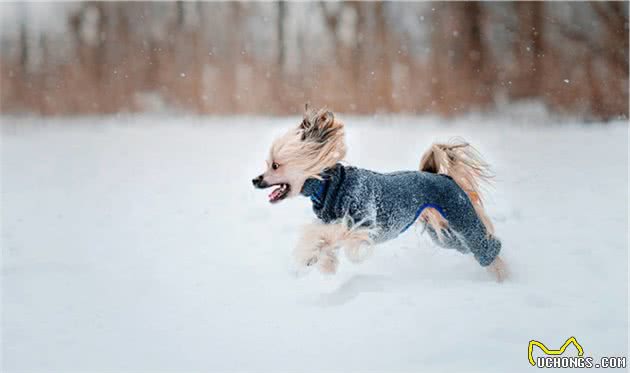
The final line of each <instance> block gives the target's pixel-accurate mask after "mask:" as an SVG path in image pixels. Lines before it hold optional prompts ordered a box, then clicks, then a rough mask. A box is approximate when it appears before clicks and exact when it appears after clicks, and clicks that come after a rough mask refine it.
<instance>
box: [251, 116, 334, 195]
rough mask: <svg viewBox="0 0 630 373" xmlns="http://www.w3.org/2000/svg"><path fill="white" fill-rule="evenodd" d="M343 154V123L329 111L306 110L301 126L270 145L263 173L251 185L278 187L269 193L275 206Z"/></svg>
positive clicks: (300, 188)
mask: <svg viewBox="0 0 630 373" xmlns="http://www.w3.org/2000/svg"><path fill="white" fill-rule="evenodd" d="M345 155H346V145H345V142H344V132H343V124H342V123H341V122H339V121H337V120H336V119H335V116H334V115H333V113H331V112H330V111H326V110H324V109H321V110H308V109H307V110H306V112H305V114H304V119H303V120H302V123H300V124H299V125H298V126H297V127H296V128H292V129H290V130H289V131H288V132H287V133H285V134H284V135H283V136H281V137H279V138H277V139H276V140H275V141H274V142H273V144H272V145H271V150H270V152H269V159H268V160H267V170H266V171H265V172H264V173H263V174H261V175H259V176H257V177H256V178H254V179H253V180H252V183H253V184H254V186H255V187H256V188H261V189H262V188H269V187H271V186H278V187H277V188H276V189H274V190H273V191H272V192H271V193H270V194H269V202H271V203H276V202H278V201H281V200H283V199H285V198H286V197H292V196H295V195H297V194H299V193H300V192H301V191H302V186H303V185H304V181H305V180H306V179H308V178H310V177H315V178H319V174H320V173H321V172H322V171H324V170H325V169H327V168H330V167H332V166H334V165H335V164H336V163H337V162H339V161H341V160H342V159H343V158H344V157H345Z"/></svg>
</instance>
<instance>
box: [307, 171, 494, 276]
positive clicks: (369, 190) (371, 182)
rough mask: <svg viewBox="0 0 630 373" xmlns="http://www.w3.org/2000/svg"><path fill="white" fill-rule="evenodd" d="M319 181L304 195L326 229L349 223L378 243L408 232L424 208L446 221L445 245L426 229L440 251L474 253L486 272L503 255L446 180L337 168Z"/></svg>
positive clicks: (429, 175)
mask: <svg viewBox="0 0 630 373" xmlns="http://www.w3.org/2000/svg"><path fill="white" fill-rule="evenodd" d="M320 176H321V177H322V179H321V180H319V179H316V178H310V179H308V180H306V182H305V183H304V187H303V188H302V194H303V195H305V196H307V197H310V198H311V201H312V202H313V211H314V212H315V215H317V217H318V218H319V219H321V220H322V221H324V222H325V223H330V222H334V221H338V220H340V219H342V218H349V221H350V222H351V223H352V224H357V225H360V226H363V227H370V228H375V229H374V230H373V232H374V233H373V235H372V237H371V238H372V239H373V240H374V241H375V242H377V243H379V242H383V241H387V240H390V239H392V238H395V237H396V236H398V235H399V234H400V233H402V232H404V231H405V230H407V228H409V227H410V226H411V225H412V224H413V223H414V222H415V221H416V220H417V218H418V216H420V213H421V212H422V211H423V210H424V209H425V208H427V207H432V208H435V209H437V210H438V211H439V212H440V213H441V214H442V216H443V217H444V218H445V219H446V220H447V221H448V223H449V228H448V229H447V230H446V232H445V238H444V239H443V240H437V234H436V233H435V231H433V230H432V229H430V228H428V231H429V234H430V236H431V237H432V238H433V239H434V240H436V241H437V243H438V244H440V245H441V246H445V247H449V248H454V249H457V250H459V251H461V252H472V253H473V254H474V256H475V258H476V259H477V261H478V262H479V264H481V265H482V266H487V265H489V264H490V263H492V261H493V260H494V258H496V256H497V255H498V254H499V251H500V249H501V242H500V241H499V240H498V239H496V238H494V237H492V236H488V235H486V229H485V227H484V225H483V223H482V222H481V220H480V219H479V217H478V216H477V214H476V213H475V209H474V207H473V205H472V203H471V202H470V200H469V199H468V196H467V195H466V193H465V192H464V191H463V190H462V189H461V188H460V187H459V186H458V185H457V183H455V181H453V179H451V178H450V177H449V176H445V175H438V174H433V173H428V172H420V171H399V172H392V173H386V174H382V173H378V172H373V171H369V170H364V169H360V168H356V167H349V166H343V165H341V164H337V165H335V166H334V167H332V168H330V169H328V170H326V171H324V172H323V173H322V174H321V175H320Z"/></svg>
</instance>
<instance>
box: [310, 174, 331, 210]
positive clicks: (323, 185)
mask: <svg viewBox="0 0 630 373" xmlns="http://www.w3.org/2000/svg"><path fill="white" fill-rule="evenodd" d="M327 185H328V180H327V179H324V180H322V182H321V183H320V185H319V190H318V191H317V194H315V195H313V196H311V201H313V202H315V203H317V204H318V205H321V204H322V200H321V198H322V194H324V189H326V186H327Z"/></svg>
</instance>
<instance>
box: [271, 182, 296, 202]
mask: <svg viewBox="0 0 630 373" xmlns="http://www.w3.org/2000/svg"><path fill="white" fill-rule="evenodd" d="M290 190H291V186H290V185H289V184H279V186H278V187H277V188H276V189H274V190H273V191H272V192H271V193H269V202H271V203H276V202H278V201H281V200H283V199H285V198H286V196H287V195H288V194H289V191H290Z"/></svg>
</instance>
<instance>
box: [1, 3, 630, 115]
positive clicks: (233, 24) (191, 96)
mask: <svg viewBox="0 0 630 373" xmlns="http://www.w3.org/2000/svg"><path fill="white" fill-rule="evenodd" d="M0 10H1V12H2V13H1V19H2V30H1V31H2V34H1V38H0V52H1V54H0V56H1V57H0V78H1V81H0V83H1V84H0V103H1V106H0V112H1V113H24V112H34V113H39V114H41V115H74V114H97V113H99V114H100V113H116V112H129V111H152V110H160V109H161V108H164V107H172V108H177V109H178V110H184V111H188V112H194V113H202V114H206V113H212V114H233V113H238V114H265V115H276V114H294V113H297V112H300V111H301V110H302V108H303V105H304V103H305V102H307V101H308V102H311V103H313V104H315V105H327V106H328V107H330V108H332V109H334V110H337V111H341V112H346V113H359V114H369V113H375V112H402V113H412V114H423V113H438V114H442V115H446V116H450V115H456V114H459V113H463V112H467V111H470V110H492V109H493V108H495V107H496V106H497V105H502V104H503V103H506V102H514V101H518V100H531V101H538V102H542V103H543V104H544V105H545V106H546V107H547V108H549V110H552V111H555V112H559V113H565V114H569V115H576V116H582V117H585V118H590V119H593V120H595V119H604V120H607V119H616V118H627V116H628V2H435V3H432V2H420V3H409V2H336V3H329V2H299V3H297V2H295V3H294V2H264V3H262V2H81V3H3V4H0Z"/></svg>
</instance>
